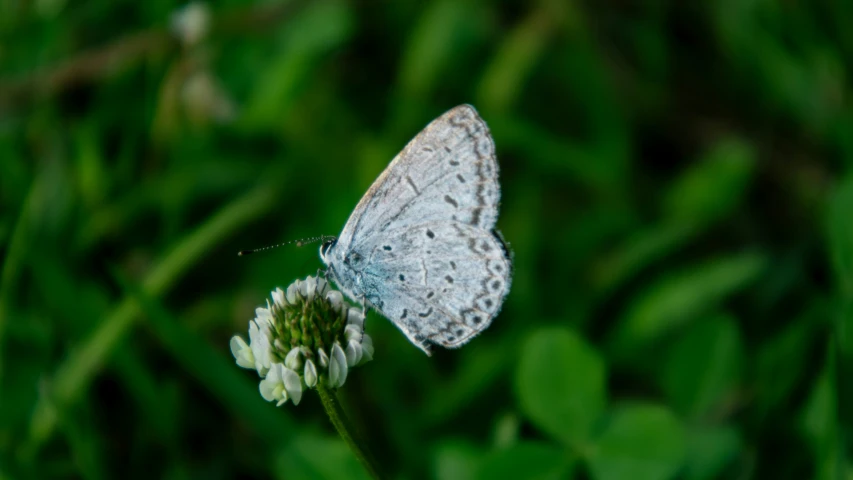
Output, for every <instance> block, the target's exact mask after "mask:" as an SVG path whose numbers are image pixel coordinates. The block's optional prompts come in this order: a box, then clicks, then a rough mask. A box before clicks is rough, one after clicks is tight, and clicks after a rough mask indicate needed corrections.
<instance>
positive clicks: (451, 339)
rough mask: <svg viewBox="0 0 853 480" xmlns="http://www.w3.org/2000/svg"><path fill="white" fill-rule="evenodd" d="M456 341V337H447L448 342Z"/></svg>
mask: <svg viewBox="0 0 853 480" xmlns="http://www.w3.org/2000/svg"><path fill="white" fill-rule="evenodd" d="M454 340H456V337H454V336H453V335H448V337H447V341H448V342H452V341H454Z"/></svg>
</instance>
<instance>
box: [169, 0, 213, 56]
mask: <svg viewBox="0 0 853 480" xmlns="http://www.w3.org/2000/svg"><path fill="white" fill-rule="evenodd" d="M210 24H211V13H210V8H209V7H208V6H207V4H205V3H202V2H191V3H189V4H187V5H186V6H184V7H183V8H180V9H178V10H177V11H175V13H173V14H172V18H171V27H172V32H173V33H174V34H175V35H176V36H177V37H178V38H179V39H180V40H181V42H182V43H183V44H184V45H185V46H188V47H191V46H193V45H196V44H198V43H199V42H201V40H202V39H204V37H205V36H206V35H207V33H208V31H210Z"/></svg>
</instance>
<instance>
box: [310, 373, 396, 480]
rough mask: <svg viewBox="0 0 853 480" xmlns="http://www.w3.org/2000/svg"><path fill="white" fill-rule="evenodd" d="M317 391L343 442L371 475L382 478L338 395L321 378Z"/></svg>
mask: <svg viewBox="0 0 853 480" xmlns="http://www.w3.org/2000/svg"><path fill="white" fill-rule="evenodd" d="M317 392H318V393H319V394H320V401H322V402H323V408H324V409H325V410H326V414H328V415H329V420H331V421H332V425H334V426H335V430H337V431H338V435H340V436H341V438H342V439H344V442H346V444H347V445H348V446H349V448H350V450H352V453H354V454H355V456H356V458H358V461H359V462H361V465H362V466H363V467H364V469H365V470H367V473H369V474H370V476H371V477H373V478H376V479H379V478H382V476H381V475H380V474H379V468H378V467H377V464H376V460H375V459H374V458H373V455H371V454H370V451H369V450H368V449H367V445H366V444H365V443H364V440H363V439H362V438H361V437H359V436H358V433H357V432H356V431H355V429H354V428H353V425H352V422H350V420H349V418H348V417H347V414H346V413H345V412H344V409H343V408H342V407H341V402H340V401H338V396H337V395H336V394H335V392H334V391H332V390H330V389H329V387H327V386H325V385H323V380H322V379H321V380H320V381H319V382H318V383H317Z"/></svg>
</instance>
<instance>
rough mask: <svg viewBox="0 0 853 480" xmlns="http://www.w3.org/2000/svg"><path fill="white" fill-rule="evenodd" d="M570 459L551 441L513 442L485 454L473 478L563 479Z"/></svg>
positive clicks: (566, 453)
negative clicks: (503, 447) (546, 442)
mask: <svg viewBox="0 0 853 480" xmlns="http://www.w3.org/2000/svg"><path fill="white" fill-rule="evenodd" d="M573 463H574V458H573V457H572V456H571V455H570V454H569V453H568V452H566V451H565V450H561V449H559V448H557V447H556V446H554V445H550V444H544V443H533V442H525V443H517V444H515V445H513V446H511V447H509V448H506V449H502V450H498V451H496V452H493V453H492V454H490V455H488V456H486V457H485V458H484V459H483V463H482V464H481V466H480V469H479V471H478V472H477V475H476V476H475V477H474V478H477V479H483V480H489V479H493V478H524V479H530V480H550V479H554V480H557V479H564V478H569V476H570V474H571V470H572V466H573ZM454 478H458V477H454Z"/></svg>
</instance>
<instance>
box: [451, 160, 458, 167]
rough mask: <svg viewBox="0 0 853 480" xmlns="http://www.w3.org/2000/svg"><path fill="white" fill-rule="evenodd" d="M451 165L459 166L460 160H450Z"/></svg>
mask: <svg viewBox="0 0 853 480" xmlns="http://www.w3.org/2000/svg"><path fill="white" fill-rule="evenodd" d="M450 166H451V167H458V166H459V162H457V161H456V160H451V161H450Z"/></svg>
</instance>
